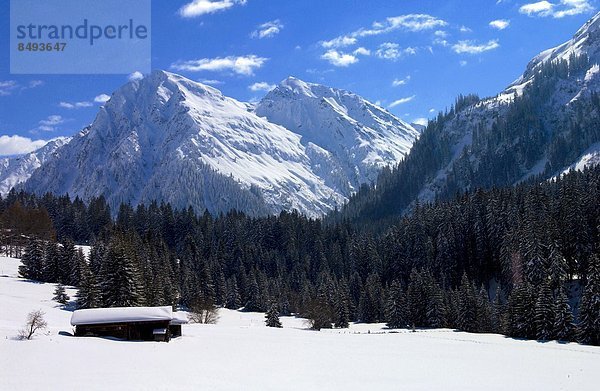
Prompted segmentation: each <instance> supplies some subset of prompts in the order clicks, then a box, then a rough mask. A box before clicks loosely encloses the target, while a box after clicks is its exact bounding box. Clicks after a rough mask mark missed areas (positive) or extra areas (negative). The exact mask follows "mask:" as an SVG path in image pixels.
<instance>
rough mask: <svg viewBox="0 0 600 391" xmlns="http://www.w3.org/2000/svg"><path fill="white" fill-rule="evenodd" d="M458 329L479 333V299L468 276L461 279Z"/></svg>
mask: <svg viewBox="0 0 600 391" xmlns="http://www.w3.org/2000/svg"><path fill="white" fill-rule="evenodd" d="M457 308H458V328H459V329H460V330H464V331H471V332H473V331H477V329H476V322H477V297H476V295H475V290H474V288H473V285H472V284H471V283H470V282H469V278H468V277H467V275H466V274H463V276H462V278H461V283H460V287H459V289H458V305H457Z"/></svg>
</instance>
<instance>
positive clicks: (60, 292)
mask: <svg viewBox="0 0 600 391" xmlns="http://www.w3.org/2000/svg"><path fill="white" fill-rule="evenodd" d="M52 300H54V301H56V302H58V303H60V304H63V305H65V304H67V303H68V302H69V300H70V297H69V296H68V295H67V293H66V292H65V286H64V285H62V284H58V285H56V289H55V290H54V297H53V298H52Z"/></svg>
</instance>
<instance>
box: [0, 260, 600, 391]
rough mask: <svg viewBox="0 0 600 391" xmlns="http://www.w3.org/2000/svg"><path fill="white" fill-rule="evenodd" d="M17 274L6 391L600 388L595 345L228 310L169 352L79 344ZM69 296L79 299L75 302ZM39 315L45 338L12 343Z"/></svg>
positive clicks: (7, 310)
mask: <svg viewBox="0 0 600 391" xmlns="http://www.w3.org/2000/svg"><path fill="white" fill-rule="evenodd" d="M19 263H20V262H19V260H17V259H13V258H4V257H0V308H1V309H2V311H0V352H1V354H0V378H1V379H2V389H6V390H40V389H43V390H63V389H80V388H82V385H85V387H84V388H85V389H86V390H106V389H110V390H149V389H152V390H195V389H206V390H217V391H218V390H239V389H243V390H249V391H252V390H281V389H286V390H303V391H304V390H344V391H351V390H365V389H373V390H391V389H398V388H399V385H401V388H402V389H407V390H435V389H444V390H481V389H485V390H490V391H491V390H507V389H509V390H521V389H543V390H548V391H552V390H581V391H586V390H595V389H597V386H598V382H600V370H599V364H598V363H599V361H600V360H599V358H600V348H598V347H596V346H582V345H578V344H575V343H569V344H559V343H556V342H547V343H539V342H536V341H520V340H513V339H510V338H505V337H503V336H500V335H494V334H469V333H464V332H454V331H452V330H447V329H432V330H418V331H417V332H414V333H413V332H410V331H408V330H392V331H393V332H390V330H388V329H385V328H384V325H383V324H351V325H350V328H349V329H335V330H327V331H322V332H315V331H310V330H306V326H305V323H304V320H303V319H300V318H293V317H282V318H281V321H282V323H283V328H280V329H277V328H269V327H266V326H265V323H264V319H265V318H264V314H262V313H249V312H238V311H232V310H226V309H220V310H219V315H220V319H219V321H218V323H217V324H216V325H202V324H188V325H184V326H183V336H182V337H181V338H175V339H172V340H171V342H169V343H165V342H127V341H118V340H114V339H103V338H94V337H73V336H71V334H72V332H73V328H72V326H71V325H70V323H69V320H70V318H71V312H69V311H66V310H63V309H61V308H60V306H59V305H58V304H57V303H56V302H53V301H52V300H51V298H52V296H53V291H54V288H55V284H41V283H36V282H32V281H27V280H24V279H21V278H17V277H16V274H17V267H18V265H19ZM67 293H68V294H69V295H70V296H71V298H72V299H73V298H74V296H75V294H76V291H75V290H74V289H68V291H67ZM38 309H41V310H42V311H44V312H45V319H46V321H47V322H48V329H47V330H46V331H45V332H44V333H40V334H38V335H36V336H35V337H34V338H33V339H32V340H30V341H19V340H16V339H15V337H16V335H17V333H18V330H19V329H20V328H21V327H23V324H24V322H25V319H26V316H27V314H28V313H29V312H30V311H34V310H38ZM199 352H200V353H199ZM132 363H134V364H135V365H134V366H133V367H132ZM532 368H535V370H532ZM474 373H475V374H477V376H473V374H474ZM165 374H168V376H165Z"/></svg>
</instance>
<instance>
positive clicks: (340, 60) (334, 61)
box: [321, 49, 358, 67]
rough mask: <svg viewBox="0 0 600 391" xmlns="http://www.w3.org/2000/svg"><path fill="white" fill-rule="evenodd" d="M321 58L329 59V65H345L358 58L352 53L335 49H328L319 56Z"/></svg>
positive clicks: (352, 62)
mask: <svg viewBox="0 0 600 391" xmlns="http://www.w3.org/2000/svg"><path fill="white" fill-rule="evenodd" d="M321 58H322V59H323V60H327V61H329V63H330V64H331V65H334V66H336V67H347V66H349V65H352V64H355V63H357V62H358V58H356V56H354V55H352V54H348V53H343V52H338V51H337V50H334V49H331V50H328V51H327V52H326V53H325V54H323V55H322V56H321Z"/></svg>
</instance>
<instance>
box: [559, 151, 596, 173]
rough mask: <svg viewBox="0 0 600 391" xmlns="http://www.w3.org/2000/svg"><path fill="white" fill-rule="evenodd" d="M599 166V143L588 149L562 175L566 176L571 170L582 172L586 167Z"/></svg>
mask: <svg viewBox="0 0 600 391" xmlns="http://www.w3.org/2000/svg"><path fill="white" fill-rule="evenodd" d="M598 164H600V143H595V144H593V145H592V146H591V147H589V148H588V149H587V150H586V151H585V152H584V153H583V154H582V155H581V156H580V157H579V158H578V159H577V161H576V162H575V163H573V164H571V165H570V166H569V167H567V168H566V169H564V170H563V172H562V174H566V173H568V172H569V171H571V170H575V171H583V170H584V169H586V168H588V167H594V166H597V165H598Z"/></svg>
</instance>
